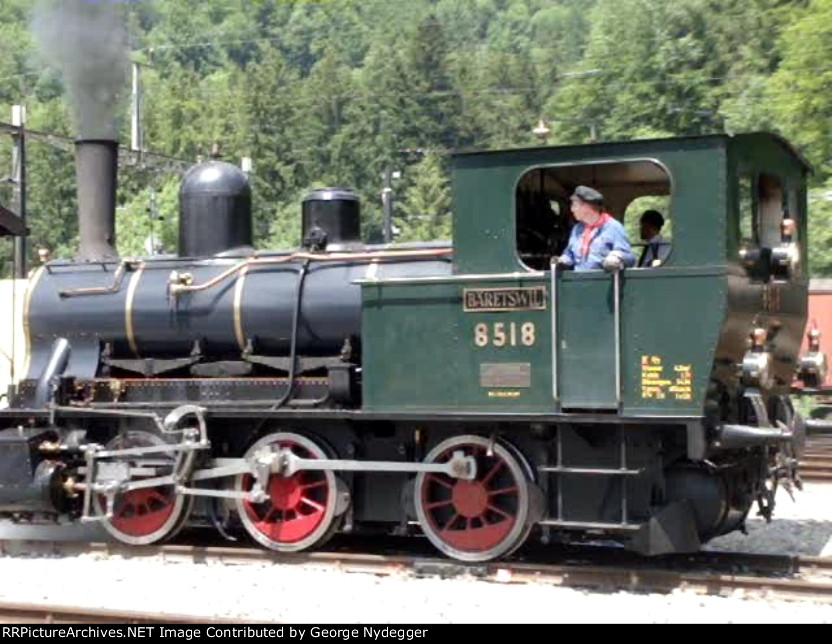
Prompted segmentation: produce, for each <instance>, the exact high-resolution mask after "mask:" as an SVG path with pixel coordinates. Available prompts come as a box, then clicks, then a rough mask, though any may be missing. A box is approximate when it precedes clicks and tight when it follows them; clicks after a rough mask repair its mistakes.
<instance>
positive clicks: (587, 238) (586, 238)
mask: <svg viewBox="0 0 832 644" xmlns="http://www.w3.org/2000/svg"><path fill="white" fill-rule="evenodd" d="M609 218H610V216H609V214H608V213H606V212H602V213H601V216H600V217H598V220H597V221H596V222H595V223H594V224H592V225H591V226H590V225H588V224H584V233H583V236H582V237H581V257H583V258H586V256H587V255H588V254H589V245H590V243H591V242H592V236H593V233H594V232H595V231H596V230H598V229H599V228H600V227H601V226H603V225H604V224H605V223H607V221H609Z"/></svg>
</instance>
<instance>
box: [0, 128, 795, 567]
mask: <svg viewBox="0 0 832 644" xmlns="http://www.w3.org/2000/svg"><path fill="white" fill-rule="evenodd" d="M105 148H106V146H105ZM81 150H83V147H82V146H81V147H79V156H78V158H79V160H80V159H82V158H83V155H82V154H81ZM98 153H101V148H98ZM90 156H95V155H90ZM105 156H106V155H105ZM105 161H106V160H105ZM95 163H98V165H97V167H98V168H99V173H96V172H92V173H87V174H85V173H84V172H82V171H81V170H80V169H79V183H80V182H81V181H82V177H86V179H84V180H85V181H87V180H88V181H100V180H101V177H100V176H97V174H100V173H101V168H103V167H105V166H106V162H104V165H103V166H102V165H101V163H102V161H100V160H99V161H96V162H95ZM211 163H214V162H211ZM226 165H227V164H226ZM203 169H204V168H203ZM211 170H212V171H213V172H214V175H216V176H223V175H222V172H220V174H219V175H217V172H219V170H218V169H217V167H216V166H212V167H211ZM809 170H810V168H809V167H808V165H807V164H806V162H805V161H804V160H803V159H802V158H801V157H800V155H799V154H797V153H796V152H795V151H794V150H793V149H792V148H791V146H790V145H789V144H788V143H787V142H786V141H784V140H783V139H781V138H779V137H777V136H774V135H771V134H766V133H755V134H744V135H738V136H733V137H730V136H723V135H714V136H703V137H679V138H673V139H660V140H647V141H629V142H613V143H603V144H590V145H585V146H562V147H539V148H530V149H519V150H505V151H489V152H476V153H460V154H457V155H455V157H454V167H453V198H454V210H453V217H454V221H453V223H454V239H453V243H451V244H447V245H446V244H440V243H436V244H412V245H398V244H395V245H389V246H367V245H364V244H362V243H361V242H360V240H358V239H357V238H356V237H355V235H356V233H355V231H357V229H358V227H357V226H356V225H355V221H354V219H353V218H354V217H356V216H358V211H357V210H356V209H355V208H354V202H355V199H353V198H347V199H345V198H344V192H343V191H341V190H330V191H323V192H322V193H321V194H318V195H317V196H316V198H315V199H314V200H313V201H314V202H315V203H317V204H320V203H321V202H322V201H323V202H327V200H329V202H330V203H331V204H334V209H333V208H328V207H326V204H324V207H323V208H322V209H321V211H320V212H319V213H318V214H317V215H315V216H312V217H305V218H304V248H301V249H300V250H292V251H287V252H258V251H255V250H254V249H253V248H251V247H250V246H248V244H247V243H246V238H247V235H249V234H250V229H251V227H250V221H249V218H250V211H249V210H248V208H249V203H250V202H249V200H248V199H249V193H248V187H247V185H245V182H244V181H241V180H240V177H239V175H237V174H235V173H234V172H233V171H232V170H229V169H228V168H225V169H224V170H223V172H230V173H231V176H230V178H229V179H228V185H233V188H228V185H225V186H223V185H220V186H219V188H218V186H217V185H214V184H211V185H208V186H207V188H206V186H205V185H203V184H201V183H199V184H198V189H197V192H198V190H202V189H205V190H206V191H207V192H205V193H204V194H202V193H199V194H196V193H189V192H188V191H187V190H186V189H185V185H186V184H187V183H188V179H187V177H186V182H185V184H183V192H182V203H183V211H182V215H181V216H182V217H183V219H180V235H182V236H184V237H185V239H180V247H181V248H187V249H188V252H189V254H190V255H191V256H179V257H163V258H138V259H132V258H119V257H117V256H113V253H112V252H111V249H109V248H108V246H107V244H106V243H102V241H101V240H100V239H99V240H97V242H96V243H87V245H86V247H85V248H86V251H87V253H84V252H83V251H84V248H82V253H81V259H79V260H76V261H67V260H57V261H53V262H50V263H49V264H48V265H46V266H43V267H41V268H40V269H38V271H37V273H36V274H35V275H34V276H33V278H32V280H31V284H30V288H29V292H28V294H27V299H26V305H25V311H24V316H25V318H24V323H25V328H26V335H27V346H28V347H29V350H28V352H27V359H28V362H29V366H28V369H27V375H26V376H25V378H24V379H23V380H22V381H21V382H20V385H19V387H18V389H17V392H16V394H15V396H14V397H13V399H12V403H11V405H10V407H9V408H8V409H6V410H2V411H0V420H1V421H2V422H3V423H4V424H5V426H6V427H7V429H5V430H3V431H0V447H2V449H0V514H2V515H5V516H12V517H14V518H15V519H16V520H18V521H34V522H36V521H38V520H42V519H43V518H44V517H54V516H58V515H68V516H70V517H72V518H73V519H76V520H79V521H81V522H97V523H100V524H101V525H102V526H103V527H104V528H105V529H106V531H107V532H108V533H109V535H110V536H111V537H113V538H115V539H117V540H120V541H123V542H126V543H130V544H137V545H138V544H145V543H154V542H158V541H163V540H166V539H170V538H172V537H173V536H175V535H176V534H177V533H178V531H179V530H180V529H181V528H182V527H183V526H184V525H186V524H187V522H188V521H189V518H190V516H191V515H192V513H193V512H194V501H195V499H197V498H200V499H203V500H206V501H207V502H208V511H209V513H210V514H211V517H212V519H213V520H214V522H215V524H216V525H217V526H218V527H219V528H220V529H221V530H226V529H227V528H228V523H227V522H228V521H230V520H232V519H236V520H237V521H239V523H240V524H241V525H242V527H243V529H244V530H245V531H246V532H247V533H248V534H249V535H250V536H251V537H252V538H253V539H254V540H255V541H257V542H258V543H260V544H262V545H263V546H265V547H267V548H272V549H275V550H280V551H298V550H304V549H309V548H315V547H320V546H321V545H323V543H325V541H326V540H327V539H328V538H329V537H330V536H332V535H333V534H334V533H336V532H337V531H339V530H340V531H353V532H367V531H369V532H377V531H382V532H384V533H388V534H396V535H408V534H420V535H424V536H426V537H427V538H428V539H429V540H430V541H431V543H433V544H434V545H435V546H436V548H437V549H438V550H439V551H441V552H442V553H444V554H445V555H447V556H449V557H452V558H456V559H459V560H463V561H487V560H492V559H497V558H500V557H504V556H508V555H510V554H511V553H512V552H514V551H515V550H517V549H518V548H520V547H522V546H523V544H524V543H525V542H526V541H527V540H528V539H530V538H531V537H532V536H534V538H539V539H541V540H543V541H544V542H549V541H553V540H558V539H561V538H581V537H589V538H597V537H599V536H602V537H604V538H611V539H615V540H618V541H620V542H621V543H623V544H624V545H625V546H626V547H628V548H631V549H633V550H636V551H639V552H642V553H644V554H648V555H655V554H662V553H667V552H685V551H694V550H697V549H698V548H700V547H701V545H702V544H703V543H705V542H707V541H708V540H710V539H712V538H714V537H716V536H719V535H720V534H725V533H728V532H731V531H733V530H741V529H744V524H745V521H746V519H747V517H748V515H749V513H750V511H751V509H752V507H753V505H754V504H755V503H756V504H757V506H758V508H759V511H760V513H761V514H762V515H763V516H765V517H766V518H767V519H771V517H772V512H773V506H774V493H775V490H776V488H777V486H778V485H779V484H781V483H782V484H786V485H797V486H798V487H799V485H800V480H799V474H798V472H797V459H798V457H799V455H800V450H801V449H802V442H803V439H804V436H805V426H804V424H803V421H802V419H801V418H800V415H799V414H797V413H796V412H795V410H794V408H793V406H792V404H791V402H790V399H789V391H790V385H791V382H792V381H793V379H794V377H795V375H796V374H797V373H798V372H799V371H800V369H801V364H803V363H802V362H801V358H800V355H799V350H800V344H801V338H802V335H803V331H804V327H805V323H806V306H807V304H806V303H807V284H808V277H807V275H806V269H805V266H806V263H805V258H806V253H807V247H806V234H807V227H806V219H807V217H806V214H807V213H806V176H807V173H808V172H809ZM207 174H210V173H203V175H199V172H197V177H198V179H199V177H200V176H202V178H203V179H204V177H205V176H207ZM214 175H212V176H214ZM105 180H106V179H105ZM199 180H200V181H201V179H199ZM112 181H113V182H114V177H113V178H112ZM209 183H210V182H209ZM579 183H591V184H592V185H594V186H595V187H597V188H599V189H600V190H601V191H602V192H603V193H604V194H605V195H606V196H607V197H608V202H607V203H608V207H609V209H610V211H611V213H612V214H613V215H614V216H618V217H621V216H622V214H623V213H624V211H625V209H626V207H627V205H628V204H629V203H630V202H631V201H632V200H633V199H635V198H636V197H638V196H642V195H646V194H660V195H668V196H670V199H671V209H672V212H673V225H674V245H673V251H672V254H671V256H670V258H669V259H668V261H667V262H666V263H665V264H664V265H661V266H658V267H651V268H646V269H626V270H624V271H623V272H613V273H611V274H610V273H606V272H604V271H602V270H598V271H587V272H581V273H577V272H576V273H568V272H566V273H565V272H562V271H560V270H558V269H556V268H555V265H554V258H556V256H557V254H558V253H559V252H560V250H561V249H562V247H563V243H564V242H565V238H566V235H567V234H568V223H569V222H568V216H567V212H566V209H565V207H564V206H563V204H564V203H565V201H564V200H565V199H567V198H568V195H569V194H570V192H571V190H572V189H573V188H574V186H575V185H577V184H579ZM113 187H114V186H113ZM223 187H225V188H226V189H228V190H230V191H229V192H226V193H222V191H221V190H220V191H219V192H217V190H218V189H220V188H223ZM192 188H193V186H192ZM79 192H80V191H79ZM87 192H88V193H89V192H90V191H89V190H88V191H87ZM104 192H105V193H106V194H111V193H110V192H107V191H106V190H105V191H104ZM209 193H210V195H213V196H212V197H211V198H208V199H203V198H201V197H204V196H205V195H209ZM216 194H220V196H221V197H222V198H225V201H223V200H222V199H220V200H219V201H218V200H217V199H216V198H215V197H216ZM198 197H199V198H198ZM189 200H190V201H191V202H192V205H193V208H192V209H191V210H188V209H187V205H188V202H189ZM339 200H340V201H339ZM344 202H348V207H347V208H346V209H345V210H339V205H343V204H344ZM555 204H559V205H558V206H555ZM108 209H109V206H105V207H104V208H103V210H108ZM83 210H84V208H83V205H82V211H83ZM91 210H96V209H95V208H93V209H91ZM97 210H102V207H101V206H100V204H98V207H97ZM81 216H82V217H83V216H84V212H82V213H81ZM195 217H202V218H203V219H202V220H201V224H202V225H200V221H197V220H195V219H194V218H195ZM99 223H100V222H99ZM212 226H215V228H216V230H219V231H224V232H221V233H219V235H220V236H219V237H216V236H212V235H211V234H210V233H209V232H206V231H207V230H209V229H210V228H211V227H212ZM101 228H102V226H99V227H98V228H95V227H94V226H93V227H90V226H88V227H87V229H88V230H89V229H96V230H99V229H101ZM103 229H105V230H106V226H103ZM188 231H190V232H188ZM241 231H242V232H241ZM349 231H353V232H349ZM743 233H746V234H748V237H749V238H748V239H745V240H744V239H742V234H743ZM83 245H84V240H83V239H82V246H83ZM200 250H204V251H205V252H204V253H200V252H199V251H200ZM194 252H196V255H194V254H193V253H194ZM287 275H288V277H287ZM284 278H285V279H284ZM657 311H658V312H660V314H659V315H657V314H656V312H657ZM665 311H672V312H673V317H671V316H669V315H664V314H663V312H665Z"/></svg>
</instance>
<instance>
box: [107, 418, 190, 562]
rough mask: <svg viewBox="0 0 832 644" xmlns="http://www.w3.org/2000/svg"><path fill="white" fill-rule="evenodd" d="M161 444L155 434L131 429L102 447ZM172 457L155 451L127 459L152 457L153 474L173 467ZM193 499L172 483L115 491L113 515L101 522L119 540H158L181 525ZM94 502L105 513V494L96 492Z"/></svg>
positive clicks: (136, 542)
mask: <svg viewBox="0 0 832 644" xmlns="http://www.w3.org/2000/svg"><path fill="white" fill-rule="evenodd" d="M164 444H165V442H164V441H163V440H162V439H161V438H160V437H159V436H156V435H155V434H150V433H148V432H142V431H131V432H127V433H126V434H123V435H119V436H117V437H115V438H114V439H113V440H111V441H110V442H109V443H108V444H107V446H106V449H114V450H115V449H127V448H130V447H150V446H153V445H164ZM175 458H176V457H175V456H174V455H173V454H170V453H164V452H157V453H152V454H148V455H147V456H145V457H141V456H136V457H133V458H132V459H131V460H132V461H133V462H136V463H139V464H140V463H142V462H144V461H152V462H153V463H154V466H155V467H156V469H157V470H158V474H157V476H165V475H167V474H170V473H171V472H172V471H173V465H174V460H175ZM160 462H161V463H169V464H170V465H169V466H164V465H163V466H161V467H159V466H158V465H157V464H158V463H160ZM193 502H194V499H193V497H192V496H186V495H182V494H177V493H176V490H175V488H174V486H173V485H160V486H158V487H151V488H140V489H137V490H130V491H128V492H125V493H123V494H118V495H116V497H115V501H114V504H113V516H112V518H110V519H105V520H104V521H103V522H102V523H103V526H104V529H105V530H106V531H107V532H108V533H110V534H111V535H112V536H113V537H115V538H116V539H117V540H119V541H121V542H123V543H127V544H130V545H134V546H142V545H147V544H150V543H158V542H160V541H164V540H167V539H170V538H172V537H174V536H175V535H176V533H178V532H179V530H181V529H182V527H183V526H184V525H185V524H186V523H187V521H188V517H189V516H190V513H191V510H192V509H193ZM95 503H96V511H97V512H98V513H100V514H105V513H106V510H107V500H106V497H105V496H104V495H97V496H96V498H95Z"/></svg>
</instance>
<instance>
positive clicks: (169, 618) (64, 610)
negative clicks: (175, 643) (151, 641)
mask: <svg viewBox="0 0 832 644" xmlns="http://www.w3.org/2000/svg"><path fill="white" fill-rule="evenodd" d="M227 623H229V622H227V621H216V620H213V619H210V618H204V617H195V616H193V615H173V614H169V613H145V612H134V611H124V610H117V609H93V608H81V607H77V606H57V605H44V604H24V603H15V602H0V624H84V625H88V624H96V625H97V624H128V625H132V624H135V625H142V624H227Z"/></svg>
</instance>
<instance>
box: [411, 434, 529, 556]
mask: <svg viewBox="0 0 832 644" xmlns="http://www.w3.org/2000/svg"><path fill="white" fill-rule="evenodd" d="M489 445H490V441H489V440H488V439H487V438H483V437H481V436H455V437H453V438H450V439H448V440H446V441H443V442H442V443H440V444H439V445H437V446H436V447H435V448H434V449H433V450H432V451H431V452H430V453H429V454H428V455H427V457H426V458H425V461H426V462H428V463H443V462H446V461H448V460H450V458H451V456H452V455H453V453H454V452H455V451H462V452H464V454H465V456H473V457H474V458H475V459H476V462H477V475H476V478H475V479H473V480H465V479H456V478H452V477H450V476H448V475H446V474H438V473H431V472H420V473H419V474H418V475H417V476H416V483H415V485H416V489H415V494H414V500H415V505H416V515H417V517H418V519H419V523H420V525H421V527H422V530H423V531H424V533H425V535H426V536H427V538H428V539H429V540H430V541H431V543H433V545H434V546H436V547H437V548H438V549H439V550H440V551H442V552H444V553H445V554H446V555H448V556H450V557H453V558H454V559H459V560H461V561H488V560H491V559H496V558H498V557H501V556H504V555H507V554H510V553H511V552H513V551H514V550H516V549H517V548H519V547H520V546H521V545H522V544H523V542H524V541H525V540H526V537H527V536H528V534H529V532H530V531H531V527H532V523H533V522H532V521H531V511H530V510H531V505H532V504H531V500H532V496H533V490H532V485H531V481H530V472H531V469H530V467H529V465H528V463H526V462H525V459H524V458H523V457H522V456H521V455H520V452H519V451H517V450H515V449H514V448H513V447H511V446H508V445H503V444H501V443H500V442H495V443H494V444H493V449H492V453H491V454H490V455H489V453H488V449H489Z"/></svg>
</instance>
